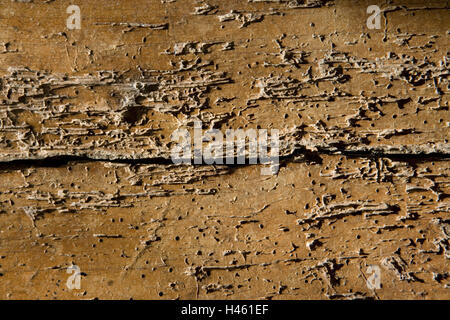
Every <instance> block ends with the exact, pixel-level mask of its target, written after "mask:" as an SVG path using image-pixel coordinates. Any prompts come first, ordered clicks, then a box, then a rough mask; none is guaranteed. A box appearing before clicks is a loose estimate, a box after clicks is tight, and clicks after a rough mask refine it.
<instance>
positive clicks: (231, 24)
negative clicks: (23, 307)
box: [0, 0, 450, 299]
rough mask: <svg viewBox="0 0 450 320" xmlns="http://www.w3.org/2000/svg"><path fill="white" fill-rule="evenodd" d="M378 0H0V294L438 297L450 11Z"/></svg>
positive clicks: (443, 259)
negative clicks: (247, 140)
mask: <svg viewBox="0 0 450 320" xmlns="http://www.w3.org/2000/svg"><path fill="white" fill-rule="evenodd" d="M376 2H377V1H349V0H348V1H344V0H343V1H339V0H335V1H327V0H229V1H219V0H207V1H195V0H145V1H144V0H136V1H125V0H123V1H110V0H100V1H81V0H80V1H78V3H73V2H69V1H59V0H54V1H52V0H50V1H48V0H47V1H44V0H28V1H23V0H22V1H19V0H17V1H9V0H1V1H0V28H1V29H2V30H3V31H2V33H1V34H0V44H1V45H2V46H0V50H1V51H0V162H1V163H0V298H1V299H18V298H43V299H45V298H47V299H52V298H60V299H70V298H83V299H89V298H95V297H98V298H101V299H110V298H120V299H129V298H135V299H144V298H145V299H148V298H162V299H175V298H179V299H197V298H199V299H221V298H222V299H223V298H226V299H259V298H264V299H272V298H273V299H359V298H361V299H398V298H402V299H449V298H450V294H449V289H450V269H449V266H448V261H449V259H450V244H449V236H450V217H449V212H450V202H449V199H450V196H449V194H450V178H449V177H450V168H449V163H450V161H449V155H450V144H449V142H448V137H449V131H450V130H449V127H450V117H449V110H448V103H449V95H448V92H449V83H448V75H449V67H448V64H449V55H448V51H447V50H448V44H449V41H448V34H449V30H450V29H449V27H450V25H449V21H450V11H449V9H450V4H449V2H448V1H419V0H411V1H400V0H395V1H387V2H380V3H376ZM71 4H77V5H79V6H80V9H81V17H82V22H81V29H80V30H68V29H67V27H66V19H67V17H68V16H69V14H67V13H66V8H67V7H68V6H69V5H71ZM371 4H377V5H379V6H380V8H381V10H382V16H383V17H382V28H381V29H380V30H369V29H368V28H367V26H366V20H367V17H368V14H367V13H366V9H367V7H368V6H369V5H371ZM196 118H198V119H201V121H202V122H203V125H204V129H208V128H216V129H220V130H222V131H223V132H225V130H226V129H237V128H244V129H248V128H263V129H279V130H280V140H281V145H280V156H281V168H280V170H279V172H278V174H276V175H273V176H262V175H261V173H260V167H261V166H260V165H234V166H226V165H214V166H212V165H206V164H204V165H195V166H194V165H174V164H172V163H171V159H170V150H171V148H172V147H173V143H172V142H171V139H170V135H171V133H172V132H173V131H174V130H176V129H177V128H181V127H186V128H190V127H192V124H193V121H194V119H196ZM73 264H74V265H77V266H79V268H80V269H81V271H82V279H81V289H75V290H69V289H68V288H67V287H66V280H67V278H68V277H69V276H70V275H69V274H68V273H67V272H66V271H67V268H68V267H70V266H71V265H73ZM370 265H375V266H379V267H380V269H381V284H382V287H381V288H380V289H373V288H372V289H371V288H369V287H368V286H367V279H368V278H369V277H370V274H367V268H368V266H370Z"/></svg>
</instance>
